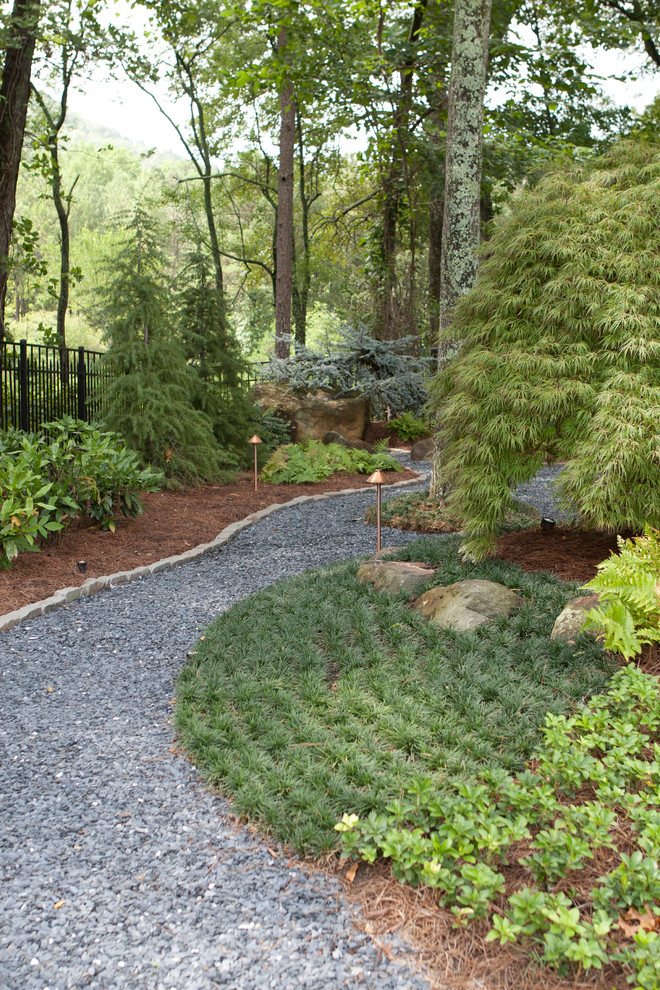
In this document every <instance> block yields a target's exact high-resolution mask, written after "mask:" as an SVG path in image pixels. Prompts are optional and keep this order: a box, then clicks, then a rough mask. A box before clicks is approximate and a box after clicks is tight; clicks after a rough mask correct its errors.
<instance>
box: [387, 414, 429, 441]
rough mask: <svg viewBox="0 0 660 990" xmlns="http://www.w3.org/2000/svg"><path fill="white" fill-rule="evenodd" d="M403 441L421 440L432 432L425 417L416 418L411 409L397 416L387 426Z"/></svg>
mask: <svg viewBox="0 0 660 990" xmlns="http://www.w3.org/2000/svg"><path fill="white" fill-rule="evenodd" d="M387 425H388V428H391V429H393V430H394V432H395V433H396V434H397V436H399V437H401V439H402V440H413V441H414V440H419V439H420V438H421V437H428V436H429V435H430V434H431V433H432V432H433V430H432V427H431V424H430V423H429V421H428V420H427V419H424V417H423V416H415V414H414V413H412V412H411V411H410V410H409V409H406V410H405V411H404V412H402V413H400V414H399V415H398V416H395V417H394V418H393V419H391V420H390V421H389V423H388V424H387Z"/></svg>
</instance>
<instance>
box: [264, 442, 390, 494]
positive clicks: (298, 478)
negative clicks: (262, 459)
mask: <svg viewBox="0 0 660 990" xmlns="http://www.w3.org/2000/svg"><path fill="white" fill-rule="evenodd" d="M386 444H387V441H384V443H383V444H379V445H377V446H376V450H375V451H374V453H373V454H370V453H369V451H367V450H351V449H349V448H348V447H342V446H341V445H340V444H338V443H328V444H324V443H322V442H321V441H320V440H310V441H308V442H307V443H303V444H299V443H289V444H285V445H284V446H283V447H279V448H278V449H277V450H276V451H275V452H274V454H273V455H272V457H271V458H270V460H269V461H268V463H267V464H266V465H265V466H264V468H263V469H262V471H261V479H262V481H271V482H273V484H281V483H283V482H286V483H293V484H303V483H304V482H314V481H322V480H323V478H329V477H330V475H331V474H336V473H337V472H338V471H345V472H346V473H348V474H371V473H372V472H373V471H401V470H402V468H401V465H400V464H399V462H398V461H397V460H395V458H394V457H391V456H390V455H389V454H386V453H385V452H384V450H383V447H384V446H386Z"/></svg>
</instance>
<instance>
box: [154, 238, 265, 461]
mask: <svg viewBox="0 0 660 990" xmlns="http://www.w3.org/2000/svg"><path fill="white" fill-rule="evenodd" d="M177 288H178V291H177V293H176V296H175V300H174V302H175V309H176V323H177V327H178V331H179V334H180V336H181V339H182V341H183V344H184V348H185V356H186V359H187V360H188V362H189V364H191V365H192V366H193V367H194V369H195V371H196V376H195V389H194V392H193V395H192V401H193V405H194V406H195V408H196V409H200V410H201V411H202V412H203V413H205V414H206V415H207V416H208V417H209V419H210V420H211V422H212V424H213V432H214V435H215V438H216V440H217V441H218V443H219V444H220V445H221V446H222V447H225V448H228V449H234V450H235V452H236V454H237V456H238V457H239V458H240V457H241V455H242V454H243V455H244V454H245V452H246V451H247V450H248V448H247V447H246V446H245V445H246V443H247V440H248V437H249V436H250V433H251V432H252V433H253V432H254V424H253V422H252V421H253V420H254V416H255V408H254V406H253V405H252V403H251V402H250V401H249V400H248V398H247V395H246V392H245V389H244V388H243V387H242V386H241V379H242V377H243V375H244V374H245V373H246V371H247V365H246V362H245V359H244V358H243V357H242V356H241V353H240V349H239V346H238V344H237V343H236V340H235V338H234V336H233V334H224V333H222V332H220V328H221V327H222V315H221V313H220V311H219V305H218V293H217V290H216V286H215V280H214V274H213V263H212V259H211V258H210V257H209V255H208V252H205V251H204V250H203V248H202V246H201V244H199V243H198V244H197V245H196V246H195V247H194V248H193V249H192V250H191V251H190V252H189V254H188V257H187V259H186V264H185V266H184V268H183V270H182V271H181V272H180V273H179V275H178V277H177ZM250 424H252V425H250Z"/></svg>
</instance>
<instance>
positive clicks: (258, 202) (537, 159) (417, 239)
mask: <svg viewBox="0 0 660 990" xmlns="http://www.w3.org/2000/svg"><path fill="white" fill-rule="evenodd" d="M133 7H134V8H135V10H136V16H137V21H136V23H137V24H139V25H140V26H139V28H137V29H135V30H134V29H133V28H131V27H130V23H131V21H130V19H129V20H128V21H127V20H126V19H125V18H124V17H121V16H120V17H118V16H117V12H116V11H115V10H114V9H113V5H111V4H106V3H101V2H96V0H93V2H92V0H82V2H80V3H73V2H71V0H59V2H55V3H49V4H47V5H46V6H45V7H44V8H43V10H42V16H41V20H40V24H39V30H38V32H37V40H36V49H35V58H34V63H33V70H32V91H33V92H32V99H31V101H30V107H29V111H28V123H27V130H26V140H25V141H24V145H23V160H22V166H21V170H20V175H19V186H18V198H17V207H16V211H15V216H14V233H13V236H12V249H11V255H10V269H9V281H8V293H7V301H6V329H7V332H8V334H9V335H11V336H13V337H14V338H15V339H18V338H19V337H24V336H25V337H27V338H28V339H31V340H34V341H46V342H48V341H51V342H52V341H54V340H57V339H58V336H59V341H60V343H62V342H63V339H65V341H66V343H67V344H68V345H78V344H84V345H86V346H88V347H93V348H98V349H104V348H105V347H106V346H107V345H108V343H109V341H110V339H111V337H112V328H113V326H115V325H116V320H117V317H118V311H117V308H118V306H120V305H121V304H122V303H121V292H118V291H117V278H118V277H119V276H121V274H122V272H123V273H124V276H125V275H126V265H127V263H128V265H129V267H130V265H133V266H136V265H139V264H143V265H144V266H146V267H148V269H149V272H150V276H149V277H150V279H151V286H152V288H158V290H159V291H160V292H162V293H164V296H163V298H164V300H165V302H164V309H165V310H166V311H167V319H168V320H169V321H170V324H171V327H170V332H171V333H174V334H176V335H178V336H179V337H180V338H181V340H182V341H183V342H184V344H185V347H186V350H187V354H188V359H189V360H193V361H194V360H196V359H197V358H199V356H200V354H202V355H203V353H204V352H205V350H207V349H208V346H209V336H211V337H212V336H213V335H214V334H215V333H216V330H217V328H218V327H221V329H220V331H219V334H220V342H221V343H222V341H223V340H225V339H227V335H230V337H231V338H232V339H233V340H236V341H237V342H238V344H239V346H240V350H241V352H242V354H243V355H244V356H246V357H248V358H249V359H252V360H260V359H264V358H266V357H267V356H268V355H269V354H270V353H272V351H273V345H274V329H275V317H276V308H277V286H278V274H280V273H278V263H277V237H278V224H279V227H280V229H281V228H282V225H283V224H285V225H286V226H287V227H288V228H289V229H290V236H291V238H292V243H293V250H292V265H293V298H292V305H291V319H292V325H291V330H292V333H293V335H294V337H295V340H296V342H297V344H298V345H300V344H307V345H308V346H309V345H310V344H312V345H315V344H316V343H318V342H319V341H320V340H321V339H322V338H324V337H326V336H329V338H330V339H333V337H336V335H337V332H338V329H339V327H340V326H341V324H342V323H348V324H349V325H351V326H353V327H355V326H365V327H366V328H367V329H368V330H369V331H370V332H371V333H372V334H373V335H374V336H376V337H378V338H380V339H384V340H391V339H397V338H403V337H410V338H412V344H411V347H412V349H413V350H428V349H430V348H431V347H432V346H433V343H434V341H435V338H436V333H437V319H438V294H439V282H440V253H441V245H442V217H443V205H444V204H443V196H444V171H445V170H444V157H445V139H446V114H447V97H448V82H449V73H450V56H451V42H452V25H453V8H452V4H451V3H449V2H446V0H443V2H439V0H421V2H419V3H417V4H405V3H387V4H385V3H382V2H379V3H377V2H373V0H351V2H347V3H341V4H339V3H335V2H332V0H325V2H323V3H318V2H311V3H308V4H294V3H291V2H289V0H279V2H272V3H265V2H261V0H259V2H252V3H237V4H234V5H227V4H217V3H207V4H202V3H199V2H196V3H186V2H176V3H160V2H159V3H155V2H145V3H141V4H134V5H133ZM124 13H125V11H124ZM4 14H5V17H4V30H5V31H9V30H10V26H11V25H10V22H11V17H10V11H9V10H8V9H7V10H5V12H4ZM127 25H128V26H127ZM657 31H658V7H657V3H654V2H653V0H646V2H645V3H640V2H637V0H634V2H633V3H630V4H629V5H626V4H625V3H621V2H619V0H590V2H589V3H588V4H586V5H584V4H580V5H573V4H572V3H570V2H567V0H551V2H546V3H539V2H538V0H525V2H517V0H506V2H502V0H496V2H495V3H494V5H493V11H492V19H491V35H490V45H489V67H488V73H489V93H490V97H489V100H488V105H487V108H486V114H485V124H484V163H483V179H482V194H481V218H482V230H483V236H486V237H487V236H488V224H489V221H490V220H491V219H492V217H493V216H494V215H495V214H496V213H497V212H500V211H506V210H507V209H508V204H509V203H510V201H511V197H515V196H518V195H520V194H521V191H523V190H524V189H525V188H529V187H530V186H531V185H533V184H534V183H535V182H536V181H537V180H538V178H539V176H540V175H541V174H542V172H543V169H544V166H545V165H546V164H547V163H548V161H549V160H550V159H554V158H556V156H558V155H566V156H569V157H570V158H576V157H577V158H583V157H585V156H589V155H591V154H594V153H599V152H601V151H603V150H604V149H605V148H607V147H608V146H609V145H610V144H612V143H613V142H614V141H616V140H617V139H618V138H620V137H621V136H627V135H629V134H631V133H634V134H636V135H637V136H640V135H641V136H644V135H647V136H648V137H649V138H650V139H652V140H655V139H657V137H658V126H659V121H660V103H659V101H658V99H657V98H656V99H655V100H652V95H653V93H654V91H656V90H657V76H655V75H654V73H656V72H657V70H658V69H659V68H660V56H659V55H658V48H657V46H656V41H657ZM621 51H623V52H626V53H630V54H632V55H633V56H635V55H636V56H637V57H633V58H632V59H631V60H630V61H629V63H627V64H628V65H629V68H628V74H629V75H632V76H635V77H636V78H637V79H638V81H639V82H640V85H641V86H642V88H647V91H648V94H649V100H648V108H647V109H646V110H645V111H642V112H641V113H639V112H636V111H634V110H633V109H631V108H630V107H629V106H626V105H622V104H620V103H615V102H613V101H612V100H611V99H610V98H608V97H607V96H606V95H605V88H606V83H607V79H606V78H604V74H603V70H602V65H603V64H604V62H603V52H610V53H615V52H621ZM617 64H619V63H617ZM597 66H600V67H601V68H600V69H598V68H596V67H597ZM99 72H102V73H105V74H106V76H107V78H108V82H107V85H108V87H111V86H112V85H113V81H112V80H113V79H122V80H126V79H127V78H128V79H130V80H131V83H132V85H133V86H135V87H136V92H137V90H138V89H139V90H141V91H142V93H147V94H149V96H148V97H147V98H148V99H150V102H151V105H152V108H153V114H154V115H161V116H162V117H163V119H164V120H165V121H167V122H168V124H169V126H170V127H171V128H172V134H173V135H174V136H176V137H177V139H178V141H179V145H180V149H181V155H180V157H176V156H174V155H172V154H170V153H163V152H161V151H159V150H158V149H153V150H139V149H137V148H135V147H134V146H131V145H130V143H128V142H126V141H124V140H122V139H121V138H118V137H117V136H116V135H114V134H113V133H112V132H110V131H107V130H105V129H104V128H103V127H101V126H98V125H90V124H89V122H87V121H85V120H83V119H81V118H80V117H77V116H75V115H72V114H71V113H70V111H69V109H68V105H69V102H70V100H71V94H72V93H73V92H75V90H76V89H80V90H83V91H84V89H85V86H86V85H87V84H88V80H89V79H90V78H91V77H92V76H95V77H97V78H98V74H99ZM96 85H98V84H96ZM165 94H167V95H165ZM173 107H176V111H175V110H174V109H173ZM127 113H130V108H129V107H127ZM286 127H289V128H290V129H291V128H292V129H293V141H292V150H293V160H292V162H291V164H290V169H291V170H292V176H293V187H294V201H293V211H292V214H291V215H290V216H284V214H283V206H282V204H281V203H279V202H278V176H279V175H280V174H281V170H282V162H281V161H280V157H281V156H280V150H279V149H280V142H281V138H282V134H283V131H284V129H285V128H286ZM54 150H55V154H54V153H53V151H54ZM131 244H132V245H133V248H132V249H131ZM65 248H66V253H65ZM127 252H128V254H127ZM131 252H132V253H131ZM140 259H142V261H141V262H140ZM122 266H123V267H122ZM281 267H282V266H281V265H280V268H281ZM113 287H114V288H113ZM218 291H219V294H220V298H221V300H222V302H221V309H222V312H220V313H219V312H217V311H216V309H217V302H216V303H214V304H213V305H211V303H210V302H209V300H210V299H211V296H213V297H214V298H215V299H216V300H217V298H218ZM209 293H210V295H209ZM223 346H224V345H223Z"/></svg>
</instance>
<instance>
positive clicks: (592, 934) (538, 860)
mask: <svg viewBox="0 0 660 990" xmlns="http://www.w3.org/2000/svg"><path fill="white" fill-rule="evenodd" d="M659 729H660V690H659V687H658V681H657V679H656V678H654V677H650V676H648V675H646V674H643V673H642V672H641V671H640V670H638V669H637V668H635V667H632V666H630V667H628V668H626V669H624V670H621V671H619V672H618V673H616V674H615V675H614V677H613V678H612V680H611V682H610V686H609V689H608V691H607V693H606V694H603V695H599V696H597V697H595V698H592V700H591V702H590V704H588V705H586V706H582V707H581V708H580V710H579V711H578V712H577V713H576V714H574V715H571V716H565V715H549V716H548V718H547V719H546V727H545V729H544V730H543V737H544V738H543V746H542V747H541V748H540V749H539V750H538V751H537V752H536V753H535V755H534V764H533V766H534V769H533V770H532V769H527V770H525V772H524V773H522V774H520V775H519V776H518V777H513V776H511V775H509V774H507V773H506V772H502V771H500V770H491V771H490V772H488V773H486V774H484V775H482V778H481V780H478V781H470V782H462V783H457V784H455V785H454V786H453V787H452V788H450V789H449V792H448V793H445V794H439V793H438V790H437V786H436V784H435V783H434V782H433V780H432V779H424V780H420V781H418V782H417V783H416V784H415V786H413V787H409V788H408V790H407V791H406V794H405V796H404V797H403V798H402V799H400V800H396V801H393V802H391V803H390V804H389V805H388V807H387V809H386V811H385V813H378V812H376V811H371V812H370V813H369V814H368V815H367V816H366V817H364V818H362V819H360V818H359V817H358V816H357V815H356V814H354V813H350V814H349V813H344V816H343V818H342V820H341V821H340V822H339V823H338V824H336V825H335V829H336V830H337V831H338V832H339V833H340V834H341V839H342V845H343V847H344V849H345V850H346V851H347V852H348V853H350V854H351V855H356V856H359V857H360V858H362V859H364V860H366V861H367V862H369V863H373V862H374V861H375V859H376V858H377V857H379V856H382V857H385V858H389V859H390V860H391V862H392V869H393V871H394V874H395V875H396V876H398V877H399V878H400V879H401V880H402V881H406V882H409V883H413V884H425V885H428V886H432V887H434V888H436V889H437V891H438V894H439V898H440V902H441V903H442V904H446V905H449V906H451V909H452V911H453V912H454V914H455V915H456V925H464V924H466V923H467V922H468V921H469V920H471V919H472V918H480V917H489V918H490V920H491V925H492V928H491V931H490V933H489V935H488V938H489V940H491V941H496V940H497V941H499V942H500V943H501V944H505V943H506V942H520V943H521V944H522V945H523V946H524V947H526V948H527V949H528V950H530V951H536V952H538V953H539V954H540V955H541V958H542V959H543V961H544V962H546V963H548V964H549V965H551V966H555V967H557V968H558V969H559V970H560V971H561V972H562V973H563V974H564V975H568V973H569V972H570V970H571V969H572V968H573V967H574V966H577V967H581V968H582V969H585V970H589V969H591V968H596V969H601V968H602V967H603V966H604V965H605V964H607V963H609V962H611V961H616V960H619V961H623V962H625V963H626V964H627V965H629V966H631V967H632V968H633V970H634V972H635V977H634V978H631V982H635V980H636V981H637V986H638V987H642V988H644V990H646V988H651V987H657V986H658V983H657V977H658V975H660V938H659V937H658V935H657V934H656V933H655V932H646V931H644V930H643V929H640V931H639V933H638V934H637V935H636V936H635V945H634V946H626V947H624V948H623V949H621V950H619V951H617V949H618V945H617V940H616V939H615V938H614V937H613V936H614V933H615V932H616V931H617V921H618V917H619V915H620V914H621V913H622V912H624V911H626V910H627V909H630V908H632V909H635V910H638V911H644V910H645V909H647V908H646V906H647V905H650V906H651V910H652V911H653V912H654V913H655V914H656V915H660V903H659V902H660V868H659V867H658V862H657V860H658V855H659V854H660V828H659V826H658V823H659V822H660V810H659V809H660V745H659V744H658V741H657V740H658V730H659ZM585 784H589V785H590V787H591V788H592V789H593V798H592V799H589V800H584V799H583V800H582V802H581V803H570V798H571V796H573V795H575V794H577V792H578V791H579V790H580V789H581V787H582V786H583V785H585ZM626 828H629V829H630V830H631V832H632V837H633V842H634V844H635V845H636V846H637V848H636V849H634V851H633V852H632V853H630V854H628V853H626V852H624V851H619V860H620V861H619V864H618V865H617V866H616V867H615V868H614V869H612V870H610V872H609V873H607V874H606V875H604V876H601V877H600V878H599V879H598V882H597V885H596V886H595V887H592V886H591V883H592V881H591V880H589V879H587V880H585V881H582V880H581V873H582V875H586V876H587V877H588V872H587V871H588V867H589V861H591V860H593V859H594V856H595V854H596V853H597V852H598V850H601V849H610V850H616V849H617V839H620V837H621V836H623V835H626ZM521 840H526V845H527V847H528V848H529V850H530V852H529V854H528V855H527V856H523V857H519V855H518V854H516V850H515V847H516V844H517V843H520V842H521ZM516 862H517V864H518V866H519V867H523V868H524V870H525V873H526V877H525V880H526V883H525V882H522V886H521V880H520V879H519V875H518V874H516V884H515V891H516V892H515V893H512V894H510V895H509V896H507V895H506V893H505V885H506V876H505V873H506V870H507V868H508V867H509V866H514V867H515V865H516ZM503 871H504V872H503ZM569 876H570V885H569V884H567V880H568V878H569Z"/></svg>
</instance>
